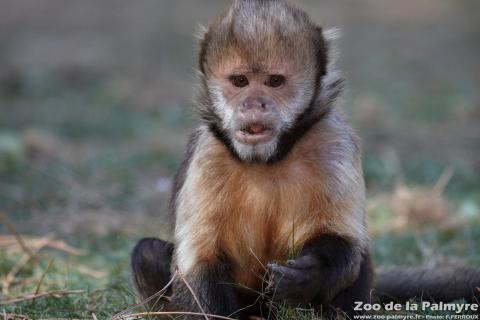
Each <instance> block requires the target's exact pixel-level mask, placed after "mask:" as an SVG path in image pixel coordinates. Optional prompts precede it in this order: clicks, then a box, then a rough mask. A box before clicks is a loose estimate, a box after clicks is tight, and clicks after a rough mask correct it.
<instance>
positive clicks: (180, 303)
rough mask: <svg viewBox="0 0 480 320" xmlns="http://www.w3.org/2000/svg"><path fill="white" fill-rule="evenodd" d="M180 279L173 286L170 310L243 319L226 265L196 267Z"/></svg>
mask: <svg viewBox="0 0 480 320" xmlns="http://www.w3.org/2000/svg"><path fill="white" fill-rule="evenodd" d="M183 278H184V279H178V280H176V281H175V283H174V287H173V296H172V303H171V308H172V309H174V310H176V311H177V310H178V311H188V312H199V313H200V312H203V311H204V312H205V313H206V314H213V315H218V316H225V317H231V318H233V319H243V315H241V314H239V313H238V310H239V306H238V297H237V293H236V292H235V288H234V286H233V281H232V279H231V277H230V275H229V268H228V264H226V263H225V262H222V261H215V262H210V263H209V264H205V263H199V264H197V265H196V266H195V269H194V270H192V271H191V272H190V273H189V274H187V275H183ZM187 284H188V286H189V287H190V288H189V287H188V286H187ZM192 291H193V293H192ZM199 305H200V306H201V308H200V306H199ZM186 318H188V319H190V318H189V317H186ZM191 319H198V317H191Z"/></svg>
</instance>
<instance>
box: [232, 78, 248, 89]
mask: <svg viewBox="0 0 480 320" xmlns="http://www.w3.org/2000/svg"><path fill="white" fill-rule="evenodd" d="M229 80H230V82H231V83H232V84H233V85H234V86H235V87H237V88H243V87H246V86H248V84H249V82H248V79H247V77H245V76H242V75H240V76H230V78H229Z"/></svg>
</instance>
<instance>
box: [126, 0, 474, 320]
mask: <svg viewBox="0 0 480 320" xmlns="http://www.w3.org/2000/svg"><path fill="white" fill-rule="evenodd" d="M329 38H331V36H330V34H329V32H325V31H323V30H322V28H321V27H320V26H318V25H317V24H316V23H315V22H314V21H312V19H311V18H310V17H309V16H308V15H307V13H306V12H304V11H303V10H301V9H299V8H298V7H297V6H295V5H293V4H291V3H290V2H288V1H283V0H263V1H262V0H236V1H235V2H234V3H233V5H232V6H231V7H230V9H229V10H228V11H227V12H226V13H225V14H223V15H222V16H220V17H219V18H218V19H217V20H216V21H215V22H214V23H213V24H212V25H210V27H209V28H208V29H206V30H205V31H204V32H203V35H202V37H201V43H200V54H199V78H200V79H199V80H200V81H199V82H200V85H199V96H198V98H197V99H196V102H195V103H196V108H197V111H198V113H199V116H200V119H201V124H200V126H199V127H198V128H197V130H196V131H195V132H194V133H193V135H192V136H191V138H190V142H189V145H188V149H187V152H186V156H185V159H184V161H183V163H182V164H181V166H180V169H179V170H178V172H177V175H176V177H175V181H174V188H173V189H174V190H173V195H172V199H171V212H172V215H174V217H175V229H174V230H175V231H174V242H175V244H171V243H168V242H165V241H162V240H159V239H143V240H141V241H140V242H139V243H138V244H137V246H136V247H135V249H134V251H133V254H132V269H133V277H134V283H135V286H136V288H137V290H138V292H139V294H140V296H141V298H143V299H145V298H148V297H150V296H151V295H154V294H155V293H156V292H158V291H159V290H161V289H162V288H163V287H164V286H165V285H167V283H168V282H169V280H170V279H171V277H172V276H173V275H174V274H177V275H180V276H177V277H176V278H175V281H174V282H173V284H172V286H171V287H170V288H169V289H168V292H167V294H168V295H169V296H170V299H169V300H170V301H169V303H167V304H166V305H164V306H163V308H164V310H171V311H177V312H200V313H206V314H211V315H220V316H225V317H231V318H235V319H246V318H248V317H249V316H254V315H255V316H262V312H264V311H265V310H266V307H268V306H267V305H266V303H265V300H269V301H272V300H273V301H278V302H279V303H286V304H287V305H290V306H293V307H297V306H299V307H305V308H313V309H315V310H316V311H318V312H319V313H323V314H331V315H336V312H342V313H343V312H344V313H345V314H347V315H352V314H353V307H354V305H355V304H354V302H356V301H363V302H369V301H370V297H371V293H372V289H373V288H374V274H373V268H372V262H371V258H370V246H369V237H368V234H367V229H366V224H365V189H364V180H363V173H362V165H361V153H360V148H359V142H358V138H357V137H356V136H355V134H354V133H353V132H352V130H351V129H350V127H349V126H348V125H347V123H346V122H345V120H344V118H343V117H342V115H341V112H340V111H339V110H338V109H337V108H336V107H334V103H335V100H336V98H337V97H338V95H339V94H340V92H341V90H342V84H343V81H342V79H341V78H340V77H339V74H338V73H337V72H336V71H335V70H334V69H333V67H332V62H333V59H332V56H331V54H330V52H331V49H330V47H331V46H330V40H329ZM469 272H472V273H471V274H469V279H476V280H475V281H476V282H475V281H474V280H472V281H470V282H465V281H463V283H462V284H460V282H461V281H460V282H455V284H450V285H449V288H450V291H449V294H447V295H446V296H445V298H448V299H450V298H458V295H462V297H464V298H466V299H472V297H473V294H474V293H475V292H474V288H475V286H480V281H478V280H479V279H480V274H479V273H478V272H476V271H471V270H470V271H469ZM397 274H398V275H400V276H401V278H399V277H396V275H397ZM429 274H432V273H428V272H425V273H412V272H410V271H408V270H406V271H405V270H404V271H403V274H402V273H401V272H400V273H399V272H397V271H394V272H393V273H392V272H390V273H386V274H384V275H380V276H379V278H378V279H377V285H378V288H380V289H379V290H380V291H381V292H382V293H385V295H384V297H390V294H391V293H393V295H394V296H396V297H399V299H401V297H403V294H404V293H406V294H408V295H409V297H413V296H415V295H417V296H420V295H422V293H425V294H424V295H423V296H424V297H428V296H429V295H430V293H429V292H428V291H427V292H425V291H424V290H425V289H424V288H422V283H424V282H425V281H423V280H426V282H434V279H433V278H432V279H430V278H428V277H429ZM432 275H433V274H432ZM442 275H444V273H442ZM463 275H465V273H461V274H449V276H448V277H447V278H444V281H443V282H442V284H444V283H445V282H448V283H450V282H451V281H453V280H455V279H457V278H462V276H463ZM436 276H441V275H438V274H437V275H436ZM426 278H428V279H426ZM409 279H413V281H415V284H414V285H411V286H409V285H408V284H407V283H405V281H409ZM422 281H423V282H422ZM449 281H450V282H449ZM434 289H438V290H441V288H439V286H436V287H435V288H434ZM192 291H193V293H192ZM434 294H435V292H433V291H432V292H431V296H432V298H434V297H435V295H434ZM263 315H265V313H263ZM185 317H187V316H185ZM192 317H193V316H192ZM195 318H196V317H195Z"/></svg>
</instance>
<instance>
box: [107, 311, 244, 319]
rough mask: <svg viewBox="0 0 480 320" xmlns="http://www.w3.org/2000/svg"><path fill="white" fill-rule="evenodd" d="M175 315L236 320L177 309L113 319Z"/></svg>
mask: <svg viewBox="0 0 480 320" xmlns="http://www.w3.org/2000/svg"><path fill="white" fill-rule="evenodd" d="M169 315H171V316H175V315H184V316H199V317H207V319H208V317H210V318H214V319H223V320H235V319H233V318H229V317H223V316H216V315H213V314H204V313H198V312H177V311H171V312H169V311H164V312H141V313H133V314H125V315H123V316H121V317H116V318H112V320H121V319H125V318H124V317H128V318H134V317H144V316H147V317H148V316H169Z"/></svg>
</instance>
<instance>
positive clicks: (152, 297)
mask: <svg viewBox="0 0 480 320" xmlns="http://www.w3.org/2000/svg"><path fill="white" fill-rule="evenodd" d="M177 276H178V272H175V273H174V274H173V276H172V279H170V281H169V282H168V283H167V284H166V285H165V286H164V287H163V288H162V289H161V290H160V291H158V292H157V293H155V294H153V295H152V296H150V297H148V298H146V299H145V300H143V301H140V302H139V303H137V304H135V305H133V306H131V307H130V308H128V309H125V310H123V311H121V312H119V313H117V314H115V315H114V316H113V317H111V318H110V319H111V320H113V319H117V318H119V317H120V316H122V315H124V314H125V313H127V312H130V311H132V310H133V309H135V308H136V307H139V306H141V305H144V304H146V303H148V302H150V301H152V300H153V299H155V298H156V297H158V296H160V295H162V294H163V293H164V291H165V290H167V288H168V287H169V286H170V285H171V284H172V283H173V281H175V278H176V277H177Z"/></svg>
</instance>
